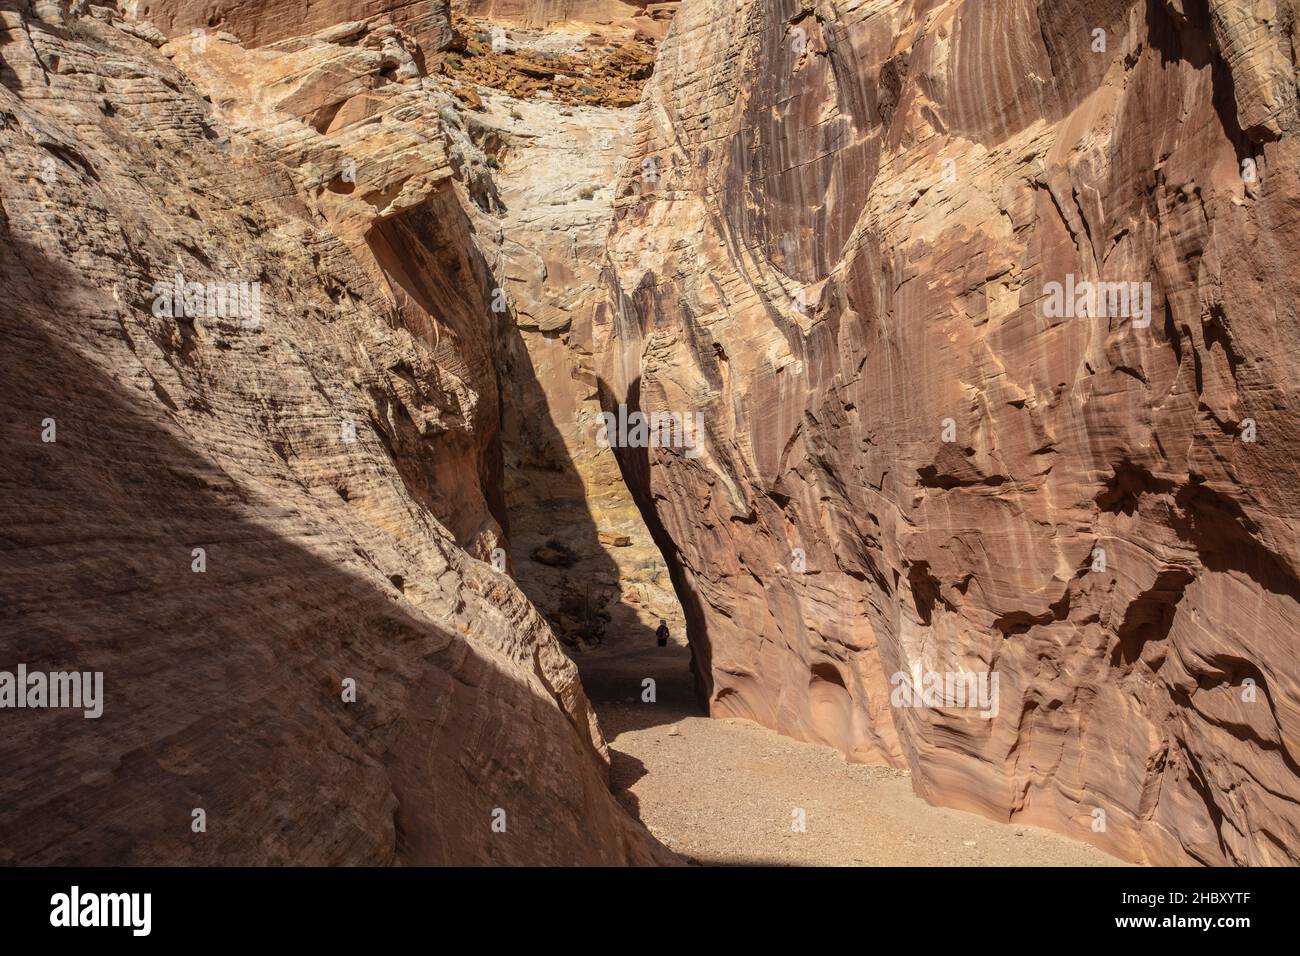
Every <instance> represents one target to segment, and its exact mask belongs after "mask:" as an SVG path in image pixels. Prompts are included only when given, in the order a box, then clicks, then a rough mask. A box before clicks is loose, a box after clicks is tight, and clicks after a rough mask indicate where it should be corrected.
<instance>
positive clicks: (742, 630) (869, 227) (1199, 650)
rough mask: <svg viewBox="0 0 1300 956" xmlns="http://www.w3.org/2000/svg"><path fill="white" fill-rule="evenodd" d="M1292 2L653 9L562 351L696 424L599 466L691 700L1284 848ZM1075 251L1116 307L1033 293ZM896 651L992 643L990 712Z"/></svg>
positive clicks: (1297, 702)
mask: <svg viewBox="0 0 1300 956" xmlns="http://www.w3.org/2000/svg"><path fill="white" fill-rule="evenodd" d="M1296 27H1297V10H1296V6H1295V4H1293V3H1279V4H1276V5H1274V4H1237V3H1227V2H1222V3H1221V2H1217V0H1215V2H1211V3H1210V4H1209V6H1208V12H1207V8H1206V6H1205V5H1200V6H1199V8H1198V6H1197V5H1195V4H1190V3H1173V2H1171V3H1168V4H1165V5H1163V6H1162V5H1159V4H1147V3H1136V2H1128V0H1106V2H1101V3H1087V4H1084V3H1057V2H1050V3H1049V2H1034V0H965V2H963V0H947V2H939V3H932V2H926V3H920V2H917V3H912V2H903V3H896V4H869V3H849V4H847V5H844V4H840V5H836V6H835V8H834V9H833V10H832V9H831V8H830V7H828V6H826V5H824V4H811V3H808V4H804V5H803V6H802V7H800V6H798V5H796V6H794V7H791V6H789V5H781V4H777V3H773V2H767V0H756V2H747V3H743V4H740V5H739V6H736V7H725V6H724V7H718V6H717V5H709V4H697V5H692V4H690V3H687V4H684V5H683V6H682V8H681V9H680V10H679V12H678V14H677V19H676V20H675V21H674V27H673V31H672V33H671V34H670V36H669V39H668V41H667V42H666V44H665V45H664V47H663V49H662V52H661V54H660V57H659V62H658V65H657V68H656V73H655V76H654V77H653V79H652V80H651V82H650V85H649V87H648V89H647V93H646V100H645V103H644V108H643V111H642V113H641V117H640V122H639V125H638V128H637V131H636V133H635V134H634V136H635V141H636V148H635V149H634V151H633V155H632V156H630V157H629V160H628V163H627V167H626V169H625V172H624V178H623V181H622V185H621V186H620V196H621V198H620V200H619V204H618V207H617V209H616V225H615V228H614V230H613V233H612V235H611V239H610V243H609V255H610V260H611V267H610V270H609V278H610V282H611V285H612V287H613V289H614V294H613V297H612V299H611V301H610V302H609V304H608V306H607V308H605V309H604V310H602V312H601V313H600V314H598V316H597V319H596V321H595V323H594V324H593V340H594V344H593V349H594V351H595V354H596V357H597V372H598V374H599V375H600V376H601V377H602V379H603V381H604V382H605V383H607V386H608V388H609V392H610V394H611V399H610V400H611V401H619V400H625V399H628V398H633V399H635V398H636V397H637V396H639V403H640V405H641V407H642V408H645V409H702V410H703V411H704V413H705V416H706V421H707V428H708V436H709V437H708V450H707V453H706V454H705V455H703V456H702V457H700V458H698V459H695V460H691V459H689V458H687V457H686V456H684V455H683V454H681V453H680V452H674V451H673V450H671V449H653V450H651V451H650V453H649V455H648V456H646V461H645V462H643V463H642V464H640V465H639V466H637V467H636V468H634V469H633V472H632V473H633V474H635V475H637V476H638V481H637V483H638V484H639V487H637V488H634V491H637V492H638V494H640V495H641V497H642V499H643V500H646V501H653V507H654V512H655V515H656V516H657V520H658V521H660V522H662V524H663V526H664V527H665V529H666V531H667V533H668V535H669V536H670V537H671V540H672V542H673V544H674V547H675V549H676V550H675V553H673V554H671V560H672V562H673V563H674V564H675V565H676V566H677V569H678V574H679V576H680V578H681V580H682V581H683V582H684V587H683V588H682V597H683V603H684V606H685V609H686V613H687V617H688V620H689V621H690V625H691V641H692V645H693V647H694V649H695V652H696V656H697V660H698V661H699V664H700V676H701V685H702V689H703V691H704V693H705V695H706V696H707V699H708V701H709V704H710V707H711V709H712V712H713V713H714V714H716V715H719V716H730V715H734V716H744V717H749V718H752V719H754V720H757V721H759V722H761V723H763V724H765V725H768V726H770V727H774V728H776V729H778V730H780V731H782V732H784V733H788V734H791V735H793V736H796V737H800V738H803V739H808V740H820V741H826V742H828V743H832V744H834V745H835V746H837V747H839V748H840V749H841V750H842V751H843V752H844V753H845V754H847V755H848V756H849V757H850V759H853V760H863V761H884V762H887V763H890V764H893V765H896V766H907V767H909V768H910V769H911V770H912V773H913V779H914V781H915V786H916V787H917V789H918V790H919V792H921V793H922V794H923V795H925V796H926V797H927V798H929V799H931V800H933V801H935V802H939V803H944V804H948V805H951V806H956V807H961V808H964V809H970V810H975V811H978V812H981V813H984V814H986V815H989V816H992V817H995V818H999V819H1015V820H1019V821H1027V822H1032V823H1037V824H1042V825H1046V826H1050V827H1053V828H1056V829H1059V830H1061V831H1062V832H1065V833H1068V834H1071V835H1074V836H1077V837H1079V838H1081V839H1085V840H1089V841H1091V842H1093V843H1096V844H1097V845H1099V846H1101V847H1104V848H1106V849H1108V850H1110V851H1111V852H1113V853H1115V854H1118V855H1120V856H1123V857H1127V858H1130V859H1135V860H1148V861H1152V862H1159V863H1167V862H1177V863H1181V862H1191V861H1199V862H1204V863H1251V864H1260V863H1295V862H1300V812H1297V809H1296V807H1297V801H1300V775H1298V773H1297V769H1296V761H1295V754H1296V748H1297V746H1300V663H1297V658H1296V655H1295V654H1294V648H1293V644H1294V641H1295V639H1296V636H1297V634H1298V633H1300V538H1297V536H1296V527H1297V518H1298V517H1300V490H1298V488H1300V483H1298V482H1297V468H1296V448H1297V440H1298V439H1300V418H1298V417H1297V411H1298V410H1300V397H1298V396H1297V391H1296V373H1295V367H1294V366H1295V359H1294V356H1295V355H1296V353H1297V349H1298V347H1300V323H1298V321H1297V314H1296V311H1295V310H1296V306H1295V303H1296V301H1297V296H1296V290H1295V289H1294V288H1293V286H1294V285H1295V279H1294V277H1295V269H1294V267H1293V263H1294V260H1295V259H1296V256H1297V254H1298V252H1300V250H1298V249H1297V248H1296V247H1297V243H1298V242H1300V222H1298V221H1297V210H1298V209H1300V175H1298V173H1297V169H1298V168H1300V165H1298V162H1297V161H1298V160H1300V147H1298V142H1300V141H1298V140H1297V137H1296V135H1295V133H1296V103H1295V90H1296V76H1297V71H1296V63H1295V53H1294V48H1293V46H1292V44H1291V42H1290V39H1289V38H1290V37H1292V36H1293V35H1294V33H1295V30H1296ZM1097 30H1101V31H1104V34H1103V36H1104V40H1105V44H1104V49H1103V48H1102V45H1101V44H1100V43H1098V40H1097V38H1098V34H1097V33H1095V32H1094V31H1097ZM647 172H649V173H652V174H653V175H651V176H647V175H646V174H647ZM1071 275H1073V276H1075V277H1077V279H1078V280H1079V281H1112V282H1121V281H1122V282H1138V283H1142V282H1147V283H1150V296H1151V298H1150V300H1149V304H1150V323H1149V325H1145V324H1144V323H1142V322H1141V320H1140V319H1139V321H1137V322H1135V321H1133V319H1131V318H1126V317H1120V316H1116V315H1115V314H1114V313H1113V311H1112V313H1111V314H1110V315H1108V316H1107V315H1098V316H1097V317H1095V318H1089V317H1087V316H1078V317H1073V318H1066V317H1062V316H1052V315H1051V314H1049V311H1048V310H1045V308H1044V302H1045V300H1046V297H1047V295H1048V289H1049V283H1052V282H1059V283H1065V282H1067V281H1069V277H1070V276H1071ZM945 438H950V439H952V440H951V441H945ZM1251 439H1253V440H1251ZM1098 549H1101V550H1102V551H1104V552H1105V562H1104V566H1102V565H1100V564H1099V563H1098V562H1097V559H1096V557H1095V556H1096V554H1097V553H1098ZM1103 567H1104V569H1103ZM800 568H803V569H804V570H803V572H802V573H801V571H800V570H799V569H800ZM913 668H920V669H922V670H923V671H926V672H940V673H942V672H951V671H969V672H996V673H997V674H998V675H1000V707H999V710H998V713H997V715H996V717H993V718H992V719H987V720H986V719H981V718H979V717H978V715H976V714H974V713H973V711H971V710H969V709H956V708H941V709H935V708H903V707H894V706H891V699H890V698H891V691H892V690H893V687H892V686H891V683H890V679H891V677H892V676H893V675H895V674H896V673H898V672H910V671H912V669H913ZM1252 683H1253V685H1254V687H1253V690H1252V686H1251V685H1252ZM1103 813H1104V815H1105V817H1104V820H1105V823H1104V829H1102V828H1101V823H1100V821H1101V817H1100V814H1103Z"/></svg>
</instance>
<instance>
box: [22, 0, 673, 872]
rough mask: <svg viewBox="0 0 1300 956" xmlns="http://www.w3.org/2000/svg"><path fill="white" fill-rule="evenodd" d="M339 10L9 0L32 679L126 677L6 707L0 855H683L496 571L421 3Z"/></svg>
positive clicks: (495, 385)
mask: <svg viewBox="0 0 1300 956" xmlns="http://www.w3.org/2000/svg"><path fill="white" fill-rule="evenodd" d="M196 6H197V5H196ZM210 6H211V5H204V9H207V8H208V7H210ZM260 6H261V5H256V4H248V5H239V4H230V5H227V12H228V13H229V14H230V15H231V17H232V18H234V17H235V14H236V13H238V12H239V11H243V10H247V11H252V10H253V9H254V8H255V7H260ZM272 6H275V7H278V8H280V9H283V8H285V7H288V6H291V5H289V4H281V5H266V9H269V8H270V7H272ZM310 6H311V9H312V11H313V13H314V14H316V15H319V16H320V18H321V19H320V20H319V22H317V21H315V20H312V21H310V22H307V23H306V24H305V28H306V30H307V31H308V33H309V34H310V35H306V34H304V35H298V36H293V37H290V38H288V39H285V38H284V37H283V34H284V33H285V32H286V30H288V29H290V28H292V27H294V26H303V25H304V24H303V23H302V22H301V21H298V20H294V21H293V22H292V23H290V22H289V21H285V22H284V23H280V24H278V25H269V24H267V23H266V22H264V21H258V20H257V19H256V17H253V19H251V20H248V21H247V22H246V23H245V22H241V23H239V24H235V25H236V26H238V27H239V29H240V30H241V31H243V32H244V34H245V35H244V36H243V37H240V36H238V35H237V34H235V33H231V32H229V31H227V30H224V29H217V28H214V29H213V30H212V31H210V32H209V34H208V35H207V36H206V37H205V38H204V40H203V42H199V43H196V42H194V40H193V38H192V36H191V34H190V31H189V30H188V29H187V26H188V24H189V22H190V21H189V19H188V16H189V14H188V13H187V11H188V10H189V7H188V6H187V5H185V4H171V5H168V4H166V3H159V4H152V5H150V7H151V9H153V10H154V11H155V13H163V14H164V15H163V16H160V17H159V23H160V24H161V25H163V26H165V27H166V28H167V30H166V32H167V34H174V35H176V36H178V37H179V39H177V40H176V41H174V42H171V43H168V42H166V39H167V38H166V35H164V33H163V32H162V30H161V29H159V28H156V27H155V26H154V25H153V24H150V23H146V22H138V21H136V20H135V19H132V18H130V17H128V18H123V17H122V16H121V15H120V13H119V11H118V9H117V8H116V7H115V6H114V5H111V4H96V5H92V6H90V7H89V9H88V10H85V9H73V8H72V7H69V6H68V5H66V4H65V5H62V8H61V7H60V5H59V4H38V5H37V7H36V8H32V7H31V6H30V5H29V4H28V3H26V2H25V0H24V2H21V3H14V2H8V0H6V2H3V3H0V147H2V148H3V154H4V163H3V165H2V166H0V320H2V323H3V339H4V342H5V349H4V355H5V375H4V377H3V380H2V385H0V388H2V389H3V405H4V409H5V414H4V426H3V427H4V439H5V441H4V444H5V456H4V459H3V463H2V464H0V491H2V495H0V498H2V500H3V504H0V510H2V521H3V527H4V541H3V546H2V547H0V556H2V558H3V560H0V595H2V600H0V650H2V651H3V658H4V664H3V665H0V666H3V667H4V668H7V669H10V670H11V669H12V668H13V667H14V665H15V664H17V663H25V664H26V666H27V667H28V668H29V669H30V670H41V671H64V670H73V669H75V670H84V671H100V672H102V673H103V675H104V702H103V714H102V716H100V717H99V718H98V719H86V718H84V717H83V716H82V714H81V713H80V712H74V711H68V710H39V711H36V710H25V711H24V710H13V709H6V710H4V711H3V718H0V719H2V720H3V730H4V732H3V735H0V764H3V766H4V767H5V773H4V775H3V781H0V862H4V863H80V864H110V863H111V864H136V863H208V864H212V863H225V864H230V863H241V864H266V863H293V864H340V863H364V864H383V863H417V864H418V863H515V864H518V863H599V864H619V863H651V862H670V861H671V860H672V859H673V858H672V856H671V854H668V853H667V852H666V851H664V850H663V848H662V847H660V846H659V845H658V844H657V843H656V842H655V841H654V840H653V839H652V838H651V837H650V836H649V835H648V834H647V833H646V832H645V830H644V829H643V828H642V827H641V826H640V825H639V824H638V823H636V822H635V821H634V820H632V819H631V818H630V817H629V816H628V815H627V814H626V813H625V812H624V811H623V810H622V808H620V807H619V806H618V804H617V803H616V802H615V801H614V800H613V798H612V797H611V795H610V794H609V791H608V789H607V784H606V775H607V749H606V747H605V744H604V741H603V740H602V738H601V735H600V730H599V727H598V726H597V724H596V721H595V718H594V715H593V714H592V712H591V710H590V708H589V706H588V703H587V700H586V697H585V695H584V694H583V691H582V688H581V685H580V683H579V681H578V677H577V673H576V670H575V668H574V666H573V664H572V663H571V662H570V660H569V659H568V658H567V657H566V656H565V654H564V653H563V651H562V650H561V648H560V645H559V643H558V642H557V640H556V638H555V635H554V633H553V632H552V630H551V628H550V627H549V625H548V624H547V623H546V621H545V620H544V619H543V617H542V616H541V615H540V614H539V612H538V611H537V609H536V608H535V607H534V606H533V605H532V604H531V603H530V602H529V600H528V599H527V597H526V596H525V595H524V593H523V592H522V591H520V590H519V588H517V587H516V586H515V584H514V583H513V582H512V581H511V579H510V578H509V576H508V575H506V574H502V573H498V572H497V571H496V570H493V567H492V563H491V560H490V559H491V557H492V555H493V554H494V552H497V551H500V550H504V548H505V547H508V542H507V540H506V538H505V536H504V534H503V527H504V524H505V523H507V516H506V513H505V492H504V477H503V462H502V452H501V442H500V422H501V407H500V401H501V399H500V395H501V387H502V386H501V380H500V375H499V368H498V363H499V361H500V359H499V356H498V350H499V349H500V348H502V347H503V346H502V343H501V341H500V338H501V336H502V334H503V333H502V328H501V325H500V317H499V316H498V315H497V314H496V313H494V312H493V311H492V309H491V307H490V297H491V294H492V289H493V288H494V284H495V281H494V279H493V278H492V276H491V273H490V270H489V268H488V267H487V265H486V264H485V262H484V261H483V258H482V255H481V253H480V252H479V250H478V247H477V245H476V241H475V238H474V236H473V234H472V233H473V229H474V226H473V224H472V221H471V219H470V216H469V214H467V212H466V208H465V203H466V202H470V201H471V200H470V198H469V197H471V195H472V193H473V192H474V191H476V190H478V189H481V188H482V186H483V183H482V180H481V175H482V173H483V171H484V169H485V167H484V166H483V157H482V155H481V154H476V155H468V154H467V153H466V152H465V151H464V150H463V148H462V146H461V143H460V141H459V140H458V139H457V135H458V134H457V133H456V127H455V124H457V123H459V120H458V119H457V118H456V114H457V110H458V108H459V107H458V106H457V101H456V100H455V99H454V97H453V96H452V95H451V94H450V93H449V91H448V90H447V89H445V88H444V86H443V85H442V84H441V83H440V82H439V81H437V80H435V79H434V78H432V77H430V76H429V75H427V73H426V67H425V65H424V64H425V60H424V58H423V57H422V53H425V52H428V51H424V50H422V49H421V46H420V43H421V41H420V40H419V39H418V38H417V37H416V36H414V35H413V34H411V33H408V32H406V31H405V30H404V29H402V26H403V25H402V23H401V22H400V21H397V20H392V19H389V18H385V17H379V18H377V19H375V18H367V15H368V14H369V13H370V12H371V11H372V10H380V9H382V10H390V9H395V8H396V7H398V6H401V5H399V4H367V3H361V2H358V3H356V4H343V3H339V4H334V5H325V4H312V5H310ZM410 6H411V7H414V6H415V5H414V4H412V5H410ZM419 6H420V7H423V8H430V7H433V6H435V5H434V4H428V3H422V4H419ZM73 7H84V5H73ZM327 8H328V9H327ZM34 9H35V13H34V12H33V10H34ZM61 11H63V12H67V14H68V15H67V16H64V15H63V13H62V12H61ZM37 14H39V15H37ZM78 14H81V15H78ZM249 16H250V17H252V13H251V12H249ZM441 16H442V20H441V21H440V22H443V23H447V22H450V21H449V14H448V12H447V10H446V8H445V7H443V8H442V13H441ZM257 23H261V24H262V25H261V26H256V24H257ZM249 25H252V28H251V30H250V29H247V27H248V26H249ZM318 27H319V28H321V30H320V32H317V33H311V31H313V30H316V29H317V28H318ZM263 28H265V29H266V31H267V32H266V33H265V35H263V34H262V32H261V31H262V30H263ZM263 41H267V42H263ZM271 41H274V42H271ZM175 277H179V284H180V285H181V287H182V289H183V291H184V293H185V294H184V295H183V296H182V299H183V301H182V302H181V303H179V304H177V303H176V302H175V299H174V297H173V295H172V293H171V292H170V291H166V290H165V289H164V288H163V284H165V283H173V282H177V281H178V280H177V278H175ZM228 283H242V285H243V295H244V298H243V299H242V300H241V299H240V297H239V295H237V294H236V295H233V296H232V297H231V298H230V299H228V300H227V299H226V298H223V297H221V296H222V295H223V290H224V289H225V288H226V286H227V284H228ZM193 284H197V285H193ZM205 288H206V291H205ZM195 289H197V292H196V291H194V290H195ZM212 289H216V290H217V292H216V293H215V294H214V292H213V291H212ZM349 682H351V684H352V686H353V687H354V689H355V699H354V700H350V699H349V698H348V692H349V689H348V683H349ZM196 810H202V811H203V814H204V822H205V824H206V828H205V829H201V830H199V829H196V826H197V822H198V817H197V816H196V814H195V812H194V811H196ZM498 810H500V811H504V816H500V815H499V814H498V813H497V811H498ZM501 822H504V823H505V824H506V829H505V832H496V831H495V830H494V827H493V824H494V823H501Z"/></svg>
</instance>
